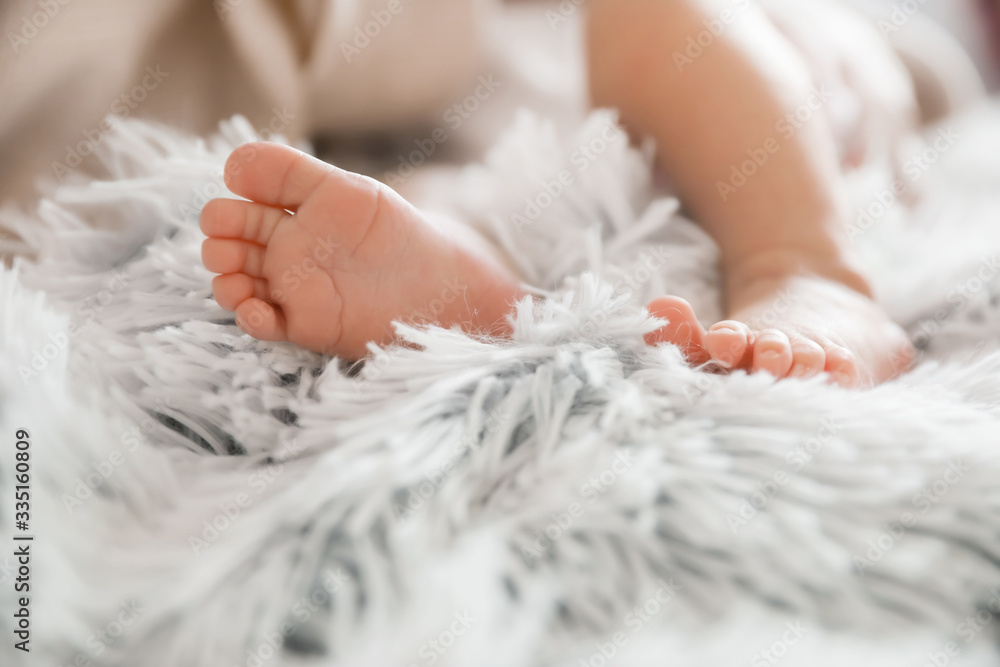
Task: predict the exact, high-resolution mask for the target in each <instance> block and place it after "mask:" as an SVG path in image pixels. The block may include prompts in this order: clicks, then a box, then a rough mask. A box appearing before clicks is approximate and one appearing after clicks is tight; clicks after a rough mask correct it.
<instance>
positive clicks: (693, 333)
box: [645, 296, 708, 363]
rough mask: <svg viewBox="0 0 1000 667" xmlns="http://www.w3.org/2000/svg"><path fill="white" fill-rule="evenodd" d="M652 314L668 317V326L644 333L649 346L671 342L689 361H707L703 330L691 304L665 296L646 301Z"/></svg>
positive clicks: (678, 298)
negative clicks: (649, 301)
mask: <svg viewBox="0 0 1000 667" xmlns="http://www.w3.org/2000/svg"><path fill="white" fill-rule="evenodd" d="M648 308H649V312H650V314H651V315H653V316H654V317H659V318H661V319H664V320H667V322H668V323H667V325H666V326H664V327H662V328H660V329H657V330H656V331H654V332H652V333H648V334H646V336H645V340H646V343H647V344H649V345H659V344H661V343H671V344H673V345H676V346H677V347H679V348H680V349H681V352H683V353H684V356H685V357H686V358H687V359H688V360H689V361H691V362H694V363H704V362H706V361H708V353H707V352H706V351H705V330H704V329H703V328H702V326H701V324H700V323H699V322H698V318H697V317H695V315H694V309H693V308H692V307H691V304H690V303H688V302H687V301H685V300H684V299H681V298H680V297H676V296H664V297H660V298H659V299H655V300H653V301H652V302H651V303H650V304H649V307H648Z"/></svg>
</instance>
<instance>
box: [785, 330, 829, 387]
mask: <svg viewBox="0 0 1000 667" xmlns="http://www.w3.org/2000/svg"><path fill="white" fill-rule="evenodd" d="M791 346H792V369H791V371H790V372H789V373H788V377H797V378H807V377H812V376H814V375H819V374H820V373H822V372H823V370H824V369H825V368H826V352H825V351H824V350H823V347H822V346H821V345H820V344H819V343H817V342H815V341H812V340H809V339H808V338H795V339H792V341H791Z"/></svg>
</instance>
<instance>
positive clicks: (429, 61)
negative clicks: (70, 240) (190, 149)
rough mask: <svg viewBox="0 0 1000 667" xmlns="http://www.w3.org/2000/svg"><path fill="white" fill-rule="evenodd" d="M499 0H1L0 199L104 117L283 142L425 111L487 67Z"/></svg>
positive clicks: (53, 166) (22, 190) (66, 155)
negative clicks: (233, 119) (246, 127)
mask: <svg viewBox="0 0 1000 667" xmlns="http://www.w3.org/2000/svg"><path fill="white" fill-rule="evenodd" d="M497 1H498V0H213V1H209V0H142V1H141V2H138V1H135V0H30V1H26V0H18V1H16V2H10V3H4V6H3V7H2V8H0V26H2V28H3V31H2V34H3V37H4V42H6V43H5V44H3V45H0V91H2V103H0V201H7V200H8V199H10V198H12V197H13V198H15V199H18V200H25V199H28V198H30V197H32V196H33V194H34V181H35V180H36V176H37V175H38V174H39V173H41V174H43V175H44V174H47V175H49V176H54V177H56V178H60V177H62V176H64V175H65V173H66V172H69V171H72V170H73V169H75V165H77V164H79V160H80V159H82V158H85V157H86V155H87V154H89V153H90V152H91V151H92V149H93V146H94V145H95V144H97V143H99V142H100V141H101V139H102V137H103V136H105V135H106V134H107V133H108V132H110V131H113V123H108V122H106V121H104V119H105V118H106V117H108V116H109V114H110V115H111V116H113V117H114V118H117V119H124V118H126V117H129V116H132V115H138V116H142V117H145V118H153V119H160V120H163V121H165V122H169V123H170V124H171V125H174V126H177V127H180V128H182V129H185V130H188V131H191V132H196V133H208V132H211V131H212V130H214V129H215V127H216V125H217V123H218V121H219V120H221V119H223V118H227V117H229V116H231V115H233V114H235V113H241V114H244V115H246V116H247V117H248V118H249V119H250V121H251V122H252V123H253V124H254V126H255V127H257V128H259V130H260V131H262V132H269V131H278V132H281V133H283V134H285V135H287V136H289V137H290V138H292V139H298V138H303V137H306V136H308V135H310V134H312V133H315V132H326V131H369V130H379V129H386V128H392V127H399V126H407V125H419V124H421V123H424V122H428V121H429V119H431V117H432V116H435V115H439V114H440V109H441V108H442V107H443V106H445V105H446V104H447V103H448V102H449V101H451V100H452V99H453V98H454V95H455V91H456V90H461V89H462V87H463V86H468V85H469V84H470V83H471V82H475V81H476V79H477V78H478V77H479V76H480V75H481V74H482V72H483V67H484V60H485V59H486V58H487V56H488V54H487V51H488V46H487V45H488V44H489V41H490V40H488V39H486V35H485V32H486V30H487V29H488V27H489V17H490V15H491V13H492V12H493V11H495V10H496V9H497V7H496V3H497Z"/></svg>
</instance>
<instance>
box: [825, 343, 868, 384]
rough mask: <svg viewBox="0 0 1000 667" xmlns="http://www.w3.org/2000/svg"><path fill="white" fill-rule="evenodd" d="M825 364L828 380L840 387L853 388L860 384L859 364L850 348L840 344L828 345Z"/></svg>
mask: <svg viewBox="0 0 1000 667" xmlns="http://www.w3.org/2000/svg"><path fill="white" fill-rule="evenodd" d="M824 351H825V352H826V366H825V368H824V370H825V371H826V372H827V373H829V374H830V381H831V382H833V383H834V384H839V385H840V386H842V387H847V388H854V387H858V386H860V385H861V365H860V364H859V363H858V359H857V357H855V356H854V353H852V352H851V351H850V350H848V349H847V348H846V347H841V346H840V345H828V346H826V347H825V348H824Z"/></svg>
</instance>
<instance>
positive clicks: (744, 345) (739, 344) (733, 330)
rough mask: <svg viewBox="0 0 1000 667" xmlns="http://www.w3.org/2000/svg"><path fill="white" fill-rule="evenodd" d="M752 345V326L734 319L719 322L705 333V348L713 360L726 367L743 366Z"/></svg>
mask: <svg viewBox="0 0 1000 667" xmlns="http://www.w3.org/2000/svg"><path fill="white" fill-rule="evenodd" d="M752 345H753V334H752V333H751V331H750V327H748V326H747V325H745V324H743V323H742V322H736V321H734V320H726V321H724V322H719V323H718V324H715V325H713V326H712V328H711V329H709V330H708V333H707V334H705V349H706V350H707V351H708V354H709V355H710V356H711V357H712V361H714V362H715V363H717V364H719V365H720V366H723V367H725V368H738V367H740V366H742V365H743V364H744V361H745V357H746V356H747V352H748V351H750V350H751V349H752V348H751V346H752Z"/></svg>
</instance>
